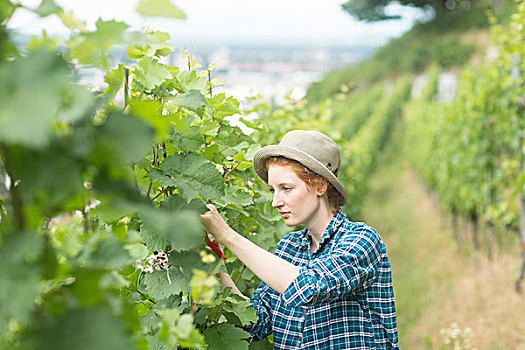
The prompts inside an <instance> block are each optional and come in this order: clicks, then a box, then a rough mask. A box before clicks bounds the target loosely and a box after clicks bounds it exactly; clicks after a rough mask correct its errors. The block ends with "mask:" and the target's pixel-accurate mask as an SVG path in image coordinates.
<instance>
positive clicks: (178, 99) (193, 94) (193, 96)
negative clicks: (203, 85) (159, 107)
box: [171, 90, 206, 111]
mask: <svg viewBox="0 0 525 350" xmlns="http://www.w3.org/2000/svg"><path fill="white" fill-rule="evenodd" d="M171 101H172V102H173V103H175V104H176V105H178V106H180V107H184V108H187V109H190V110H193V111H197V110H199V109H201V108H202V107H204V105H205V104H206V100H205V99H204V96H203V95H202V94H201V93H200V91H197V90H190V91H188V92H185V93H182V94H180V95H177V96H174V97H172V98H171Z"/></svg>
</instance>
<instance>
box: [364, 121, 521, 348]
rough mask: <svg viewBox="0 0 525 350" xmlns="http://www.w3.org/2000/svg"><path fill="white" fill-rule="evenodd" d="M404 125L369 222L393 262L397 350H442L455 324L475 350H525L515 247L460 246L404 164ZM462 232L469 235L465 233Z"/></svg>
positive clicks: (376, 187) (386, 157) (384, 160)
mask: <svg viewBox="0 0 525 350" xmlns="http://www.w3.org/2000/svg"><path fill="white" fill-rule="evenodd" d="M402 137H403V134H402V125H401V124H400V125H398V126H397V127H396V130H394V134H393V137H392V140H391V142H390V144H389V145H387V148H386V150H385V151H384V154H383V155H382V157H381V159H380V161H379V164H378V168H377V171H376V173H375V175H374V176H373V178H372V179H371V184H370V187H371V194H370V196H369V198H368V199H367V201H366V205H365V210H364V215H365V218H366V222H367V223H368V224H370V225H371V226H372V227H375V228H376V229H377V230H378V231H379V232H380V233H381V235H382V236H383V239H384V241H385V243H386V245H387V247H388V252H389V256H390V259H391V263H392V271H393V278H394V288H395V294H396V306H397V314H398V329H399V335H400V344H401V348H402V349H409V350H410V349H441V346H442V344H443V340H442V336H441V335H440V331H441V330H442V329H444V328H447V327H449V326H450V324H451V323H453V322H456V323H458V325H459V327H460V328H465V327H470V328H472V329H473V331H474V335H473V339H472V343H473V345H474V346H475V347H477V348H478V349H516V350H524V349H525V317H524V316H523V315H524V314H525V296H522V295H518V294H516V293H515V292H514V289H513V278H514V272H516V269H517V266H518V257H517V248H516V247H515V246H514V249H511V250H510V251H502V250H500V251H499V252H498V254H497V255H496V257H495V258H494V259H493V260H492V261H489V260H488V259H487V258H486V255H485V254H484V253H478V252H474V251H472V250H469V249H468V248H459V247H458V245H457V244H456V241H455V240H454V238H453V234H452V230H451V228H450V227H449V226H448V225H445V224H444V223H443V220H442V217H445V218H446V216H444V215H443V214H442V213H440V211H439V209H438V208H436V207H435V206H434V204H433V202H432V199H431V196H430V195H429V194H428V193H426V191H425V188H424V186H423V184H422V183H421V182H420V181H419V179H418V178H417V177H416V175H415V174H414V173H413V171H412V170H411V168H410V166H409V164H408V163H407V161H406V160H404V159H403V158H402V154H403V152H402V151H403V150H402ZM465 234H466V233H465Z"/></svg>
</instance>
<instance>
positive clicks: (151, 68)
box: [135, 57, 171, 90]
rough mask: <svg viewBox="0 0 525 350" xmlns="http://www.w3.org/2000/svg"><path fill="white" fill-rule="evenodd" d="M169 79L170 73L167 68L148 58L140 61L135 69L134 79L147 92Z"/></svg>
mask: <svg viewBox="0 0 525 350" xmlns="http://www.w3.org/2000/svg"><path fill="white" fill-rule="evenodd" d="M169 78H171V73H170V71H169V70H168V68H167V67H166V66H165V65H163V64H162V63H159V62H158V61H157V60H154V59H152V58H150V57H144V58H143V59H141V60H140V62H139V65H138V68H137V69H135V79H136V80H137V81H138V82H139V83H140V84H142V86H144V87H145V88H146V89H148V90H152V89H153V88H155V87H156V86H159V85H160V84H162V82H163V81H164V80H165V79H169Z"/></svg>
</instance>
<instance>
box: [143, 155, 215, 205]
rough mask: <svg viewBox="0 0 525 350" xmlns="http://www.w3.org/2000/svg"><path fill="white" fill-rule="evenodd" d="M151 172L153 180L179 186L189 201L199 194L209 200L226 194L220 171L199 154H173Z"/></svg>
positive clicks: (166, 184) (163, 184) (165, 184)
mask: <svg viewBox="0 0 525 350" xmlns="http://www.w3.org/2000/svg"><path fill="white" fill-rule="evenodd" d="M149 174H150V177H151V180H152V181H159V182H160V183H161V184H162V186H175V187H177V188H178V189H179V191H180V193H181V195H182V196H183V197H184V198H185V199H186V201H187V202H188V203H189V202H190V201H191V200H192V199H194V198H196V197H197V196H200V197H202V198H203V199H204V200H208V199H211V198H217V197H221V196H222V195H223V194H224V179H223V178H222V175H221V173H220V171H219V170H218V169H217V168H216V167H215V165H213V164H212V163H211V162H210V161H208V160H207V159H206V158H203V157H201V156H200V155H198V154H194V153H190V154H172V155H171V156H169V157H168V158H166V159H165V160H164V162H162V164H161V165H160V168H159V169H158V170H156V169H153V170H152V171H150V173H149Z"/></svg>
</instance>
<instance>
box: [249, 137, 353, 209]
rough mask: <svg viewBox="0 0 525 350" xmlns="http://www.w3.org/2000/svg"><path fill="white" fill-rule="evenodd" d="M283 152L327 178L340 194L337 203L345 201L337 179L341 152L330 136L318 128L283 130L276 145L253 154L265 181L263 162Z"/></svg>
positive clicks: (281, 154)
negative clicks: (312, 129)
mask: <svg viewBox="0 0 525 350" xmlns="http://www.w3.org/2000/svg"><path fill="white" fill-rule="evenodd" d="M278 156H282V157H285V158H288V159H292V160H296V161H298V162H299V163H301V164H302V165H304V166H306V167H307V168H308V169H310V170H312V171H313V172H315V173H316V174H319V175H321V176H322V177H324V178H325V179H326V180H328V182H330V183H331V184H332V185H333V186H334V187H335V189H336V190H337V192H339V194H340V198H339V205H340V206H343V205H345V204H346V203H347V202H348V195H347V194H346V191H345V189H344V188H343V185H342V184H341V182H339V180H338V179H337V173H338V172H339V167H340V165H341V152H340V151H339V147H338V146H337V144H336V143H335V142H334V140H332V139H331V138H330V137H328V136H326V135H325V134H322V133H320V132H317V131H310V130H292V131H290V132H288V133H286V134H285V135H284V136H283V138H282V140H281V142H279V144H278V145H270V146H266V147H263V148H261V149H260V150H259V151H257V153H255V156H254V158H253V166H254V168H255V172H256V173H257V175H259V177H260V178H261V179H263V180H264V182H266V183H267V182H268V172H267V171H266V162H267V161H268V159H269V158H271V157H278Z"/></svg>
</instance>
